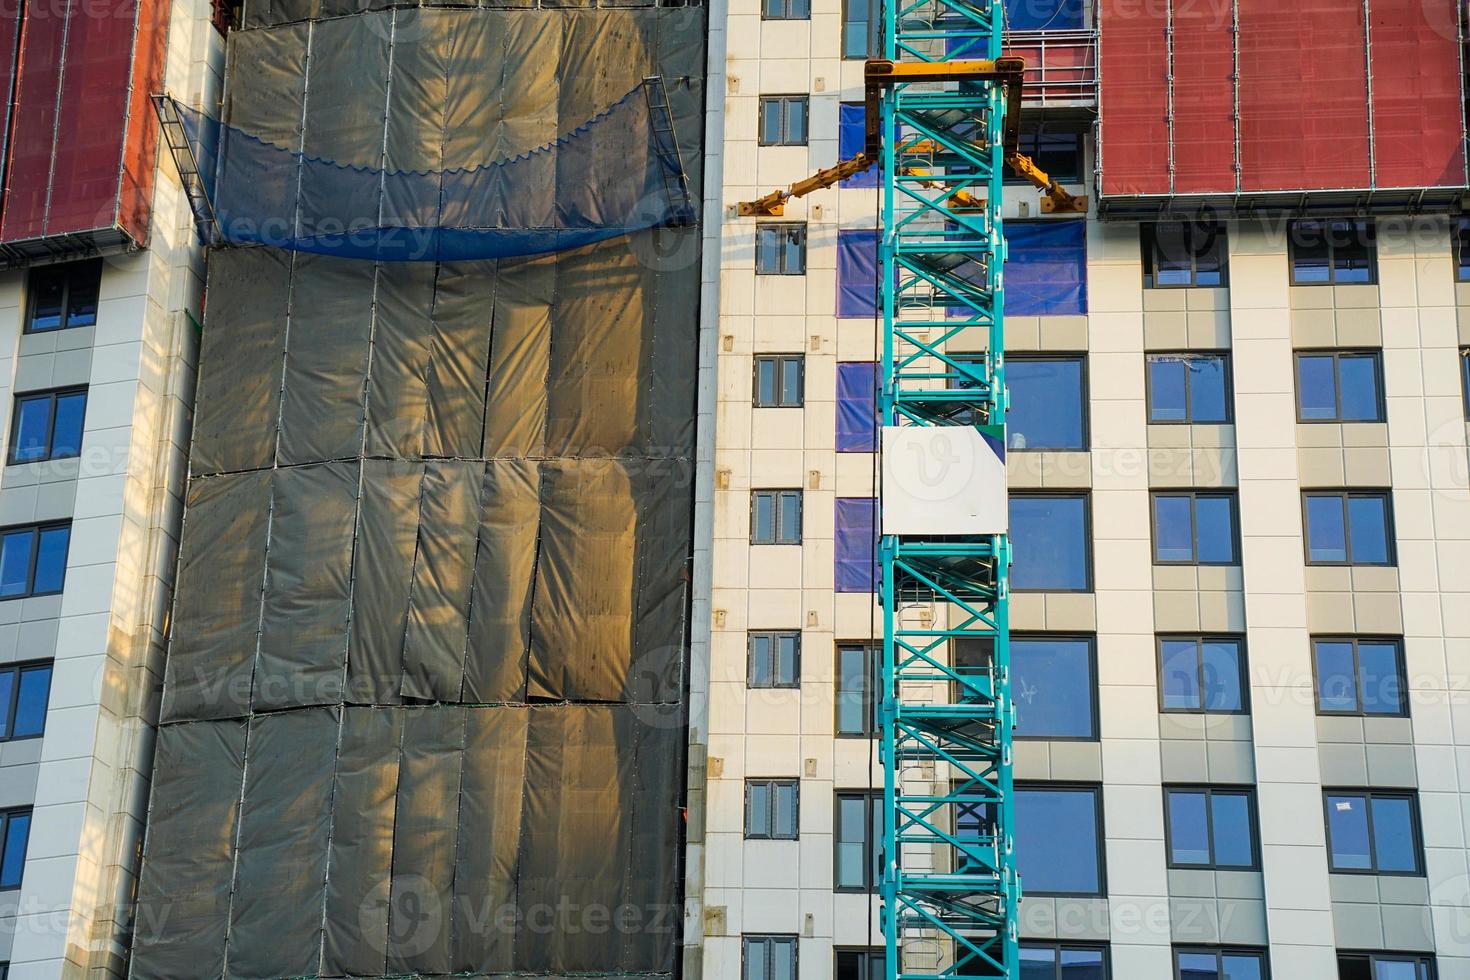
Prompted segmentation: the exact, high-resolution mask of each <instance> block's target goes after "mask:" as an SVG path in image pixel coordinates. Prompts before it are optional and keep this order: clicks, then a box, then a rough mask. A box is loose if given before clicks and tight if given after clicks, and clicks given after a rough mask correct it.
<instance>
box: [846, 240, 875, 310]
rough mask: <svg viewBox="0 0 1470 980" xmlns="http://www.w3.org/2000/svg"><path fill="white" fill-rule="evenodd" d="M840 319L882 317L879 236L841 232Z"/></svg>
mask: <svg viewBox="0 0 1470 980" xmlns="http://www.w3.org/2000/svg"><path fill="white" fill-rule="evenodd" d="M837 315H838V316H839V317H853V318H867V319H871V318H873V317H875V316H877V315H878V232H877V230H876V229H873V228H843V229H841V230H840V231H838V232H837Z"/></svg>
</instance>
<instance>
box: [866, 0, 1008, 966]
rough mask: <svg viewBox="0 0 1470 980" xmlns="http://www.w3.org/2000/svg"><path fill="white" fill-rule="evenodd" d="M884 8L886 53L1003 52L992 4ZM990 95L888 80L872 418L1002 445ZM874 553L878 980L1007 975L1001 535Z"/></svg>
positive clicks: (992, 91) (973, 1) (935, 2)
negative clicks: (971, 431) (876, 398)
mask: <svg viewBox="0 0 1470 980" xmlns="http://www.w3.org/2000/svg"><path fill="white" fill-rule="evenodd" d="M885 6H886V10H885V24H884V35H883V38H884V49H885V50H884V56H885V57H886V58H888V59H889V60H891V61H893V62H898V63H903V62H914V61H926V62H945V61H950V60H956V61H958V60H964V59H995V58H998V57H999V56H1000V48H1001V31H1002V27H1003V17H1004V14H1003V9H1002V5H1001V3H1000V2H998V0H997V2H986V0H893V2H891V3H888V4H886V5H885ZM1003 89H1004V86H1003V84H1002V83H1000V82H997V81H992V80H985V81H962V82H958V83H955V82H948V83H932V82H930V83H917V82H905V81H902V80H899V81H897V82H896V84H893V85H892V86H891V87H887V88H885V89H884V92H883V98H882V105H881V107H882V126H883V130H882V132H883V137H884V138H883V152H882V168H883V216H882V220H883V236H882V244H881V264H882V271H881V277H882V278H881V283H882V290H881V292H882V302H883V322H884V333H883V351H882V356H883V374H882V400H881V406H882V409H881V410H882V419H883V423H884V425H885V426H900V425H901V426H931V427H932V426H964V427H976V428H979V429H980V431H981V433H982V434H983V435H985V436H986V437H987V438H988V439H990V440H992V441H993V442H994V444H996V445H999V446H1001V447H1003V446H1004V444H1005V443H1004V429H1003V426H1004V420H1005V408H1006V393H1005V356H1004V350H1005V345H1004V342H1003V325H1002V302H1003V292H1004V291H1003V288H1002V281H1001V267H1002V264H1003V261H1004V257H1005V241H1004V238H1003V236H1002V233H1001V220H1000V204H1001V180H1002V167H1003V166H1004V159H1005V154H1004V148H1003V143H1004V139H1003V136H1004V121H1005V120H1004V115H1005V104H1006V100H1005V93H1004V91H1003ZM916 172H917V173H918V174H920V176H915V175H914V174H915V173H916ZM961 192H964V193H963V194H962V193H961ZM981 199H983V201H982V203H983V206H976V205H975V204H974V202H975V201H978V200H981ZM959 205H963V206H959ZM961 351H963V352H967V353H957V352H961ZM893 465H896V464H895V463H893V462H892V461H887V460H885V464H884V470H885V477H884V479H885V482H886V481H888V480H889V479H891V478H892V476H891V474H892V469H891V467H892V466H893ZM917 478H919V479H924V478H925V477H924V476H922V475H920V476H918V477H917ZM880 554H881V563H882V604H883V625H884V643H883V679H882V683H883V691H882V694H883V701H882V732H881V742H880V748H881V754H882V762H883V770H884V771H883V776H884V788H883V793H884V804H885V807H884V827H883V835H884V849H883V856H882V864H883V880H882V901H883V912H882V921H883V932H884V939H885V942H886V951H887V956H886V965H887V975H888V980H950V978H959V977H967V978H1007V980H1016V978H1017V977H1019V964H1018V952H1017V943H1016V934H1017V928H1016V914H1017V905H1018V903H1019V901H1020V882H1019V881H1018V879H1017V876H1016V874H1015V870H1014V861H1013V836H1014V830H1013V826H1014V823H1013V818H1014V809H1013V790H1012V776H1011V738H1012V727H1013V710H1012V706H1011V700H1010V693H1009V686H1010V681H1009V669H1010V647H1009V625H1008V619H1007V598H1006V595H1007V568H1008V565H1009V557H1010V549H1009V545H1008V542H1007V538H1006V536H1005V535H1004V534H996V535H991V534H986V535H978V536H910V535H901V536H900V535H894V534H884V536H883V537H882V539H881V544H880Z"/></svg>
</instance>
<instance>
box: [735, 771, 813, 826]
mask: <svg viewBox="0 0 1470 980" xmlns="http://www.w3.org/2000/svg"><path fill="white" fill-rule="evenodd" d="M755 783H760V784H762V785H764V786H766V787H767V788H768V789H769V790H770V791H771V799H770V809H769V812H768V813H767V814H766V818H767V820H768V822H769V826H770V827H771V832H770V833H768V834H757V833H753V832H752V831H751V829H750V789H751V786H752V784H755ZM777 786H789V787H791V789H792V791H793V792H792V794H791V833H790V834H783V833H777V832H776V794H775V789H776V787H777ZM742 817H743V819H744V823H745V826H744V827H743V828H742V829H743V830H744V832H745V839H746V840H786V841H790V840H798V839H800V837H801V780H800V779H798V778H797V777H795V776H759V777H747V778H746V780H745V811H744V813H743V814H742Z"/></svg>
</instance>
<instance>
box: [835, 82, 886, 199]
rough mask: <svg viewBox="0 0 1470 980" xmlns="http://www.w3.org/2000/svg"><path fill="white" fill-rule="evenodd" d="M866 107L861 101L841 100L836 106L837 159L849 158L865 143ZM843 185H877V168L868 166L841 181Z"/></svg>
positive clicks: (866, 135) (866, 138)
mask: <svg viewBox="0 0 1470 980" xmlns="http://www.w3.org/2000/svg"><path fill="white" fill-rule="evenodd" d="M867 117H868V113H867V108H866V107H865V106H864V105H863V104H862V103H861V102H843V103H841V104H840V105H838V107H837V159H839V160H850V159H852V158H853V157H855V156H857V155H858V154H859V153H861V152H863V150H864V148H865V147H866V145H867V140H868V130H867V125H866V121H867ZM842 186H843V187H877V186H878V168H877V167H876V166H874V167H869V168H868V169H867V170H864V171H863V172H862V173H858V174H853V175H852V176H851V177H849V178H847V179H846V180H844V181H843V182H842Z"/></svg>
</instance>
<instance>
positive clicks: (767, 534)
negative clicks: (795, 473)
mask: <svg viewBox="0 0 1470 980" xmlns="http://www.w3.org/2000/svg"><path fill="white" fill-rule="evenodd" d="M750 543H751V544H801V491H800V490H752V491H751V493H750Z"/></svg>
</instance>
